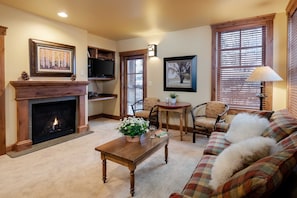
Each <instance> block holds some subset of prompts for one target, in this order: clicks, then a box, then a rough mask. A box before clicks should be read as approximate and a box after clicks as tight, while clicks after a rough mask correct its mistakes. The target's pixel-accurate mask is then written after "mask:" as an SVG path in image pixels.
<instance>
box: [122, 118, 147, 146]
mask: <svg viewBox="0 0 297 198" xmlns="http://www.w3.org/2000/svg"><path fill="white" fill-rule="evenodd" d="M148 128H149V121H146V120H144V119H143V118H136V117H125V118H124V119H121V123H120V124H119V126H118V127H117V129H118V130H119V132H120V133H122V134H123V135H125V136H126V140H127V141H129V142H138V141H139V140H140V136H141V135H142V134H144V133H146V132H148V131H149V129H148Z"/></svg>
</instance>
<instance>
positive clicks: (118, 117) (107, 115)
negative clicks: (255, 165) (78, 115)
mask: <svg viewBox="0 0 297 198" xmlns="http://www.w3.org/2000/svg"><path fill="white" fill-rule="evenodd" d="M98 118H109V119H113V120H120V116H115V115H109V114H105V113H101V114H97V115H92V116H89V117H88V120H95V119H98Z"/></svg>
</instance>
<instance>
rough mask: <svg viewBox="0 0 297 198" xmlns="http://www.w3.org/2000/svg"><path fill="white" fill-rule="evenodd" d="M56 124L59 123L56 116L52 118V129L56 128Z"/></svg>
mask: <svg viewBox="0 0 297 198" xmlns="http://www.w3.org/2000/svg"><path fill="white" fill-rule="evenodd" d="M58 124H59V121H58V119H57V117H55V120H54V122H53V130H55V129H56V126H57V125H58Z"/></svg>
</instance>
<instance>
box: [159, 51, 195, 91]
mask: <svg viewBox="0 0 297 198" xmlns="http://www.w3.org/2000/svg"><path fill="white" fill-rule="evenodd" d="M196 84H197V56H196V55H191V56H180V57H170V58H164V91H186V92H196Z"/></svg>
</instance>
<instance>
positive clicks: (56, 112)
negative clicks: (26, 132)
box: [31, 99, 76, 144]
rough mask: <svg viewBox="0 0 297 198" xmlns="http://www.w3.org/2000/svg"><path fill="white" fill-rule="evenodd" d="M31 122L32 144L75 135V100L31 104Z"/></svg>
mask: <svg viewBox="0 0 297 198" xmlns="http://www.w3.org/2000/svg"><path fill="white" fill-rule="evenodd" d="M31 120H32V129H31V131H32V142H33V144H37V143H40V142H44V141H48V140H51V139H55V138H58V137H62V136H65V135H69V134H71V133H75V123H76V100H75V99H72V100H64V101H56V102H42V103H37V104H32V117H31Z"/></svg>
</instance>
